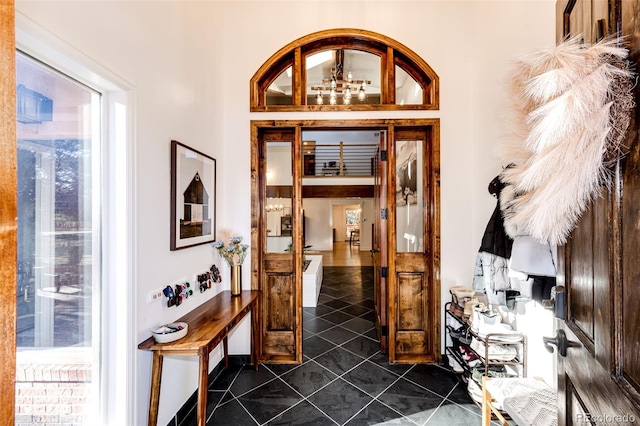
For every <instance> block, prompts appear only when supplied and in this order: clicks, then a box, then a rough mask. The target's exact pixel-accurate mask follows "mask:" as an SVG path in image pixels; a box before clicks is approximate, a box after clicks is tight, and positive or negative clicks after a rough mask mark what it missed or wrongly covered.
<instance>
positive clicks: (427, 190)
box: [251, 30, 440, 363]
mask: <svg viewBox="0 0 640 426" xmlns="http://www.w3.org/2000/svg"><path fill="white" fill-rule="evenodd" d="M325 52H329V54H327V53H325ZM358 54H368V55H373V56H375V57H376V58H378V59H377V62H376V61H373V62H374V63H375V64H377V65H374V68H375V67H379V70H378V73H379V77H372V78H373V79H371V78H369V77H368V76H369V75H373V74H374V73H372V71H370V70H369V71H367V70H366V67H357V66H356V65H357V64H358V62H357V55H358ZM319 55H325V56H326V62H328V65H326V64H325V65H320V64H322V62H319V59H318V56H319ZM350 55H351V58H350ZM365 58H366V59H365V62H367V61H368V62H371V59H372V58H371V57H365ZM315 68H319V69H325V70H328V71H329V74H328V75H329V77H328V78H324V79H318V80H315V81H310V79H311V78H312V77H311V76H312V75H313V74H314V73H317V72H320V73H322V71H321V70H319V69H315ZM352 68H353V71H351V69H352ZM339 70H342V71H341V72H340V71H339ZM313 78H317V77H313ZM376 78H378V79H379V80H375V79H376ZM399 80H402V83H400V81H399ZM378 81H379V82H378ZM251 84H252V86H251V88H252V95H251V108H252V111H282V112H287V111H318V110H319V111H325V110H327V111H351V110H372V111H373V110H405V109H413V110H427V109H437V108H438V78H437V75H436V74H435V73H434V72H433V70H431V68H430V67H429V66H428V65H427V64H426V62H424V61H423V60H422V59H420V57H419V56H418V55H415V54H414V53H413V52H411V51H410V50H408V49H407V48H406V47H404V46H403V45H401V44H400V43H397V42H395V41H393V40H391V39H388V38H386V37H384V36H381V35H378V34H374V33H367V32H365V31H361V30H330V31H326V32H321V33H315V34H312V35H309V36H306V37H303V38H301V39H298V40H296V41H295V42H293V43H291V44H289V45H288V46H286V47H285V48H283V49H281V50H280V51H278V52H277V53H276V54H274V55H273V56H272V58H270V59H269V60H268V61H267V62H266V63H265V65H263V66H262V67H261V68H260V70H259V71H258V72H257V73H256V75H255V76H254V78H252V83H251ZM408 87H410V88H411V89H410V90H409V92H411V93H413V94H414V97H413V98H409V97H403V96H405V91H406V89H407V88H408ZM362 88H364V91H365V94H364V96H363V97H362V99H361V97H359V95H360V93H362V92H361V89H362ZM312 91H315V92H316V93H315V94H312ZM349 97H350V99H348V98H349ZM400 97H403V98H402V99H403V100H400ZM356 99H357V101H356ZM404 99H411V100H409V101H408V102H405V101H404ZM251 126H252V128H251V139H252V247H253V248H254V249H253V250H252V288H254V289H259V290H261V291H262V311H261V324H262V326H261V330H262V335H261V344H260V346H261V358H262V360H263V361H266V362H270V363H277V362H282V363H292V362H293V363H296V362H301V360H302V326H301V321H302V318H301V317H302V266H303V263H304V253H303V247H304V241H303V238H304V235H303V229H304V215H303V211H302V198H303V193H304V192H305V191H309V190H310V189H308V187H311V186H314V187H317V186H321V185H317V184H314V185H308V184H307V181H308V179H310V178H311V177H310V176H308V172H309V170H310V164H311V163H310V160H311V159H310V158H308V155H305V148H304V141H303V131H304V130H305V129H316V130H322V129H327V130H328V129H351V130H363V129H368V130H373V131H377V132H379V133H380V134H381V135H382V136H381V138H380V141H379V145H378V146H377V147H376V154H375V155H374V156H372V157H371V159H370V163H371V164H370V165H371V167H370V168H369V176H368V177H369V182H367V183H364V184H362V185H353V184H341V185H338V184H335V182H336V181H333V184H330V185H322V186H325V187H329V188H331V189H325V191H327V190H332V191H338V192H340V193H344V192H345V191H351V192H353V191H356V192H357V191H359V190H365V191H366V190H370V191H371V193H374V192H375V194H376V197H375V200H376V201H375V204H376V219H375V221H376V227H375V228H376V229H377V232H376V231H374V247H373V251H374V258H375V259H376V260H375V265H376V271H375V274H374V275H375V298H376V322H377V324H376V328H377V330H378V334H379V337H380V341H381V345H382V348H383V350H386V352H387V354H388V356H389V361H390V362H407V363H416V362H436V361H438V360H439V358H440V319H439V318H440V314H439V312H440V282H439V270H440V262H439V253H440V247H439V241H440V238H439V232H440V230H439V228H440V227H439V222H440V218H439V211H440V208H439V204H440V203H439V120H438V119H437V118H435V119H397V120H391V119H383V120H351V119H345V120H277V121H274V120H269V121H252V123H251ZM342 148H343V147H341V149H342ZM305 157H307V158H305ZM313 160H314V161H315V158H314V159H313ZM343 160H344V156H343V152H342V151H340V155H339V157H336V160H334V161H329V162H328V163H329V164H327V165H326V166H325V164H324V162H323V163H322V169H323V171H326V172H327V174H333V173H331V170H334V169H335V175H336V176H332V178H338V179H340V178H345V179H346V178H348V176H347V173H348V172H347V170H349V165H347V164H346V163H345V162H344V161H343ZM316 168H317V167H316ZM321 174H324V173H321ZM275 175H277V176H279V177H280V180H278V181H273V176H275ZM322 177H323V176H320V177H319V178H322ZM313 178H318V177H315V176H314V177H313ZM274 196H276V197H278V198H279V199H282V200H284V201H283V202H282V203H281V204H282V205H283V209H285V208H287V209H288V212H289V214H288V215H287V226H288V227H289V226H290V229H291V232H290V234H288V233H287V234H286V235H284V237H286V238H288V240H287V241H286V244H284V243H282V242H280V243H278V244H274V243H273V238H269V237H268V235H269V233H270V232H272V231H273V229H272V228H273V226H274V223H271V222H273V221H272V220H271V221H270V220H269V218H268V217H267V213H268V210H269V209H270V207H269V204H268V202H267V198H272V197H274ZM281 229H282V228H281ZM287 231H288V229H287ZM280 236H281V237H282V236H283V235H282V233H280Z"/></svg>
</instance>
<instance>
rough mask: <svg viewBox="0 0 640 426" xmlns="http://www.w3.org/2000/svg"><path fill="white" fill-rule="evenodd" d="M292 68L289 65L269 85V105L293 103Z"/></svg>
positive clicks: (267, 92)
mask: <svg viewBox="0 0 640 426" xmlns="http://www.w3.org/2000/svg"><path fill="white" fill-rule="evenodd" d="M291 69H292V68H291V67H288V68H287V69H286V70H284V72H282V73H281V74H280V75H279V76H278V77H276V79H275V80H273V82H272V83H271V84H270V85H269V88H268V89H267V91H266V103H267V105H291V104H292V103H293V97H292V95H291V89H292V81H293V77H292V71H291Z"/></svg>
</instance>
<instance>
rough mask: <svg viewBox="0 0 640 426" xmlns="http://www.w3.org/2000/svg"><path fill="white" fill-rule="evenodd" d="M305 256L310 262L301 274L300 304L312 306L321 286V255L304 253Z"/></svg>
mask: <svg viewBox="0 0 640 426" xmlns="http://www.w3.org/2000/svg"><path fill="white" fill-rule="evenodd" d="M305 258H306V259H307V260H310V261H311V263H310V264H309V266H308V267H307V270H306V271H304V272H303V274H302V306H303V307H305V308H307V307H309V308H314V307H316V306H317V305H318V296H320V287H321V286H322V255H305Z"/></svg>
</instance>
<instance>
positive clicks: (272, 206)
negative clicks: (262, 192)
mask: <svg viewBox="0 0 640 426" xmlns="http://www.w3.org/2000/svg"><path fill="white" fill-rule="evenodd" d="M266 210H267V211H268V212H281V211H283V210H284V206H283V205H282V204H269V205H267V207H266Z"/></svg>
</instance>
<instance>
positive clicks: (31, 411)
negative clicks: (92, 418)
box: [15, 364, 91, 426]
mask: <svg viewBox="0 0 640 426" xmlns="http://www.w3.org/2000/svg"><path fill="white" fill-rule="evenodd" d="M90 395H91V369H90V367H89V366H87V365H84V364H81V365H73V364H20V365H18V368H17V375H16V416H15V426H27V425H34V424H37V425H43V426H46V425H51V426H53V425H56V426H58V425H69V426H70V425H86V424H88V420H87V417H88V416H87V414H88V413H87V405H86V403H87V402H89V398H90Z"/></svg>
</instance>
